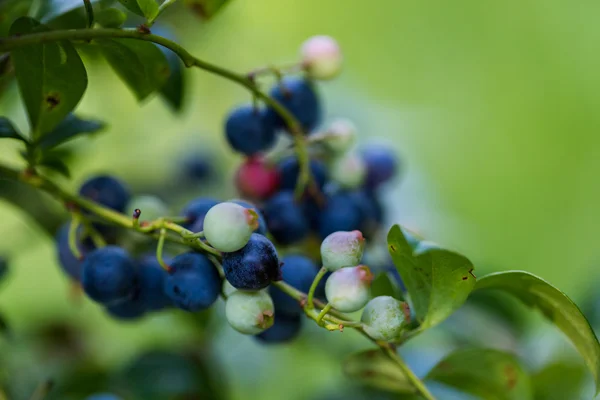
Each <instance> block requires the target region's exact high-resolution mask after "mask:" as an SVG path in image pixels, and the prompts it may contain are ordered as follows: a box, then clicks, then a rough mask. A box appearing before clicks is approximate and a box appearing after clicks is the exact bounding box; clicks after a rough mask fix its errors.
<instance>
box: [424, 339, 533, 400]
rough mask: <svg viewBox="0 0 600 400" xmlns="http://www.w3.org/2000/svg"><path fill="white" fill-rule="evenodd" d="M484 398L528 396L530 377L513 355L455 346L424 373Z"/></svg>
mask: <svg viewBox="0 0 600 400" xmlns="http://www.w3.org/2000/svg"><path fill="white" fill-rule="evenodd" d="M425 379H426V380H432V381H437V382H440V383H443V384H445V385H448V386H452V387H455V388H457V389H459V390H461V391H464V392H466V393H470V394H473V395H476V396H479V397H481V398H483V399H486V400H529V399H533V397H532V388H531V380H530V378H529V375H528V374H527V372H526V371H525V370H524V369H523V367H522V366H521V364H520V363H519V361H518V360H517V358H516V357H515V356H514V355H512V354H508V353H504V352H502V351H499V350H492V349H478V348H471V349H462V350H457V351H455V352H454V353H451V354H450V355H448V356H447V357H445V358H444V359H443V360H442V361H440V362H439V364H438V365H436V366H435V367H434V368H433V369H432V370H431V371H429V373H428V374H427V376H426V377H425Z"/></svg>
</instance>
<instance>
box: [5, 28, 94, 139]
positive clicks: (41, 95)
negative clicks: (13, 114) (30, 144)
mask: <svg viewBox="0 0 600 400" xmlns="http://www.w3.org/2000/svg"><path fill="white" fill-rule="evenodd" d="M44 31H47V28H46V27H44V26H43V25H40V24H39V22H37V21H35V20H33V19H31V18H27V17H23V18H19V19H18V20H16V21H15V22H14V24H13V25H12V27H11V30H10V32H11V35H19V34H26V33H32V32H44ZM11 56H12V60H13V64H14V67H15V74H16V76H17V81H18V83H19V89H20V91H21V96H22V98H23V101H24V103H25V106H26V108H27V113H28V115H29V121H30V124H31V128H32V132H33V135H32V137H33V139H37V138H39V137H41V136H43V134H44V133H47V132H50V131H51V130H52V129H54V128H55V127H56V126H57V125H58V124H59V123H60V122H61V121H62V120H63V119H64V118H65V117H66V116H67V114H69V113H70V112H71V111H72V110H73V109H74V108H75V106H77V104H78V103H79V101H80V100H81V97H82V96H83V93H84V92H85V89H86V88H87V74H86V72H85V67H84V65H83V62H82V61H81V58H80V57H79V54H77V51H75V48H74V47H73V45H72V44H71V43H69V42H68V41H65V40H63V41H58V42H52V43H45V44H36V45H31V46H25V47H20V48H17V49H14V50H12V52H11Z"/></svg>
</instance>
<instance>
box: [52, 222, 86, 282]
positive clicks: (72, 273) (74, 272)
mask: <svg viewBox="0 0 600 400" xmlns="http://www.w3.org/2000/svg"><path fill="white" fill-rule="evenodd" d="M69 228H70V222H67V223H65V224H63V225H62V226H61V227H60V229H59V230H58V232H57V233H56V242H55V244H56V252H57V254H58V263H59V265H60V266H61V268H62V270H63V271H64V272H65V273H66V274H67V275H68V276H69V277H70V278H71V279H73V280H75V281H79V280H80V279H81V266H82V261H81V260H78V259H77V258H76V257H75V256H74V255H73V252H72V251H71V248H70V247H69ZM80 232H81V229H79V230H78V232H77V239H78V240H77V247H78V249H79V252H80V253H81V255H82V256H84V257H85V255H86V254H88V253H89V252H91V251H92V250H94V248H95V247H94V245H93V243H92V242H91V241H90V240H84V241H81V240H79V239H80V237H81V235H80Z"/></svg>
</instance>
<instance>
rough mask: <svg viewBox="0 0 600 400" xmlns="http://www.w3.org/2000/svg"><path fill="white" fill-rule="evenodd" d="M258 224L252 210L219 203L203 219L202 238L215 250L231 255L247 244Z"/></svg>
mask: <svg viewBox="0 0 600 400" xmlns="http://www.w3.org/2000/svg"><path fill="white" fill-rule="evenodd" d="M258 223H259V222H258V215H257V214H256V212H255V211H254V210H252V209H248V208H244V207H242V206H240V205H238V204H235V203H230V202H224V203H219V204H217V205H216V206H213V207H212V208H211V209H210V210H208V212H207V213H206V217H204V237H206V240H208V242H209V243H210V244H211V245H212V246H213V247H214V248H215V249H217V250H220V251H224V252H226V253H231V252H234V251H237V250H239V249H241V248H242V247H244V246H245V245H246V243H248V240H249V239H250V236H251V235H252V233H253V232H254V230H255V229H256V228H258Z"/></svg>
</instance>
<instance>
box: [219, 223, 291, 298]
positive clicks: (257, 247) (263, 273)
mask: <svg viewBox="0 0 600 400" xmlns="http://www.w3.org/2000/svg"><path fill="white" fill-rule="evenodd" d="M223 271H224V272H225V278H227V280H228V281H229V283H231V285H232V286H233V287H235V288H237V289H243V290H259V289H262V288H265V287H267V286H268V285H269V283H271V281H276V280H280V279H281V269H280V267H279V259H278V257H277V250H275V246H273V243H271V242H270V241H269V239H267V238H266V237H264V236H263V235H259V234H258V233H253V234H252V236H250V240H249V241H248V244H246V246H244V247H243V248H242V249H240V250H238V251H235V252H233V253H224V254H223Z"/></svg>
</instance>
